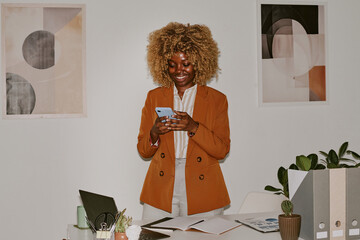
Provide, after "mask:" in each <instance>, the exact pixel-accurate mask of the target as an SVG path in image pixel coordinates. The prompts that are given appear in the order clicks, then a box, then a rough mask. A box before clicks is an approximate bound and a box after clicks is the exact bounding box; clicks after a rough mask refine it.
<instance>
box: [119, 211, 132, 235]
mask: <svg viewBox="0 0 360 240" xmlns="http://www.w3.org/2000/svg"><path fill="white" fill-rule="evenodd" d="M125 211H126V208H125V209H124V210H122V211H121V212H118V213H117V214H116V219H117V221H116V223H115V232H120V233H124V232H125V231H126V229H127V228H128V227H129V226H130V225H131V222H132V217H127V216H125V215H124V213H125Z"/></svg>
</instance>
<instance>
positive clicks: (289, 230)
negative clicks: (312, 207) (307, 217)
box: [279, 200, 301, 240]
mask: <svg viewBox="0 0 360 240" xmlns="http://www.w3.org/2000/svg"><path fill="white" fill-rule="evenodd" d="M281 209H282V210H283V212H284V214H280V215H279V229H280V235H281V239H282V240H297V239H298V238H299V234H300V227H301V216H300V215H299V214H293V204H292V202H291V201H290V200H284V201H283V202H282V203H281Z"/></svg>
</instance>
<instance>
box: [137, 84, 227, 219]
mask: <svg viewBox="0 0 360 240" xmlns="http://www.w3.org/2000/svg"><path fill="white" fill-rule="evenodd" d="M173 95H174V94H173V87H170V88H165V87H159V88H156V89H153V90H151V91H149V93H148V95H147V98H146V102H145V106H144V108H143V109H142V116H141V125H140V130H139V136H138V144H137V148H138V151H139V154H140V155H141V156H142V157H143V158H151V157H152V160H151V163H150V166H149V169H148V172H147V174H146V177H145V181H144V185H143V189H142V192H141V195H140V200H141V201H142V202H144V203H147V204H149V205H151V206H153V207H156V208H159V209H162V210H164V211H167V212H171V211H172V209H171V207H172V197H173V189H174V181H175V150H174V133H173V132H169V133H167V134H164V135H161V136H160V145H159V147H158V148H156V147H151V145H150V130H151V128H152V126H153V124H154V122H155V120H156V118H157V114H156V112H155V107H171V108H172V107H173V99H174V96H173ZM227 111H228V103H227V99H226V96H225V95H224V94H222V93H221V92H219V91H217V90H215V89H213V88H210V87H207V86H200V85H198V87H197V93H196V98H195V105H194V112H193V119H194V120H195V121H197V122H199V128H198V129H197V131H196V134H195V135H194V136H193V137H190V138H189V143H188V150H187V154H186V167H185V182H186V194H187V202H188V214H189V215H191V214H196V213H202V212H207V211H211V210H214V209H218V208H221V207H225V206H226V205H228V204H230V198H229V194H228V192H227V189H226V185H225V181H224V177H223V175H222V172H221V169H220V165H219V160H221V159H223V158H225V156H226V155H227V153H228V152H229V150H230V129H229V119H228V113H227Z"/></svg>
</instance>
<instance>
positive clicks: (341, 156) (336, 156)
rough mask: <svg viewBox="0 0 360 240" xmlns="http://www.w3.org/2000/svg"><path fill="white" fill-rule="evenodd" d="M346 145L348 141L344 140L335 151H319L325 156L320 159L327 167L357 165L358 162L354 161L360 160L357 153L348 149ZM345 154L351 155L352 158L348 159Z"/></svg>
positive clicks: (358, 164)
mask: <svg viewBox="0 0 360 240" xmlns="http://www.w3.org/2000/svg"><path fill="white" fill-rule="evenodd" d="M348 146H349V143H348V142H344V143H343V144H342V145H341V146H340V148H339V151H338V152H337V153H336V151H335V150H334V149H330V151H329V152H324V151H320V154H321V155H323V156H324V157H325V159H321V161H322V162H323V163H324V164H326V167H327V168H351V167H359V166H360V163H357V162H356V160H360V156H359V154H357V153H356V152H354V151H351V150H348ZM346 155H351V156H352V157H353V158H354V159H350V158H349V156H346ZM348 163H350V164H348Z"/></svg>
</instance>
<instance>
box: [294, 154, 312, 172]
mask: <svg viewBox="0 0 360 240" xmlns="http://www.w3.org/2000/svg"><path fill="white" fill-rule="evenodd" d="M296 166H298V167H299V169H301V170H303V171H309V170H310V167H311V160H310V158H307V157H305V156H304V155H300V156H297V157H296Z"/></svg>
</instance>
